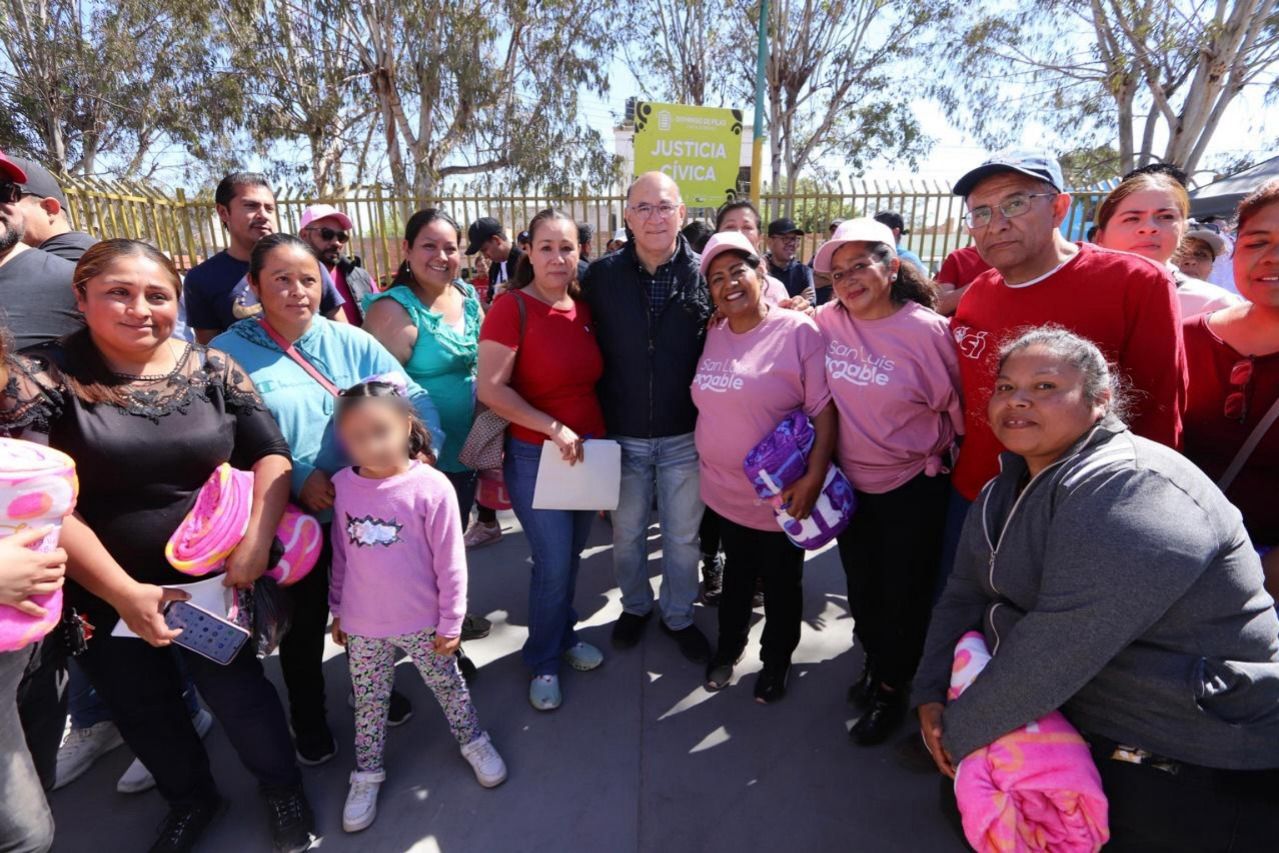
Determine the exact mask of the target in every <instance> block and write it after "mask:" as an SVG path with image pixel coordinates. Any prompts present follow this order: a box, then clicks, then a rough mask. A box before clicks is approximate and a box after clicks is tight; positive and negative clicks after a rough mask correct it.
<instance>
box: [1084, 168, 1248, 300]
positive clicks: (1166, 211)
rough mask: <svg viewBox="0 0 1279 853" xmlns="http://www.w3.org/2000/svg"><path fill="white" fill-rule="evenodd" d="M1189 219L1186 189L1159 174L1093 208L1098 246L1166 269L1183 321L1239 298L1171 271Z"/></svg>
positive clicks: (1129, 184) (1130, 183)
mask: <svg viewBox="0 0 1279 853" xmlns="http://www.w3.org/2000/svg"><path fill="white" fill-rule="evenodd" d="M1189 217H1190V197H1189V196H1188V195H1187V194H1186V188H1185V187H1183V186H1182V185H1181V184H1179V183H1177V181H1176V180H1174V179H1173V178H1171V177H1169V176H1168V175H1163V174H1153V175H1152V174H1137V175H1133V176H1132V177H1130V178H1128V179H1126V180H1124V181H1122V182H1120V184H1119V186H1117V187H1115V188H1114V189H1113V190H1111V191H1110V195H1108V196H1106V198H1105V200H1104V201H1102V203H1101V206H1100V207H1098V208H1097V217H1096V219H1097V236H1096V242H1097V244H1098V245H1099V246H1104V247H1105V248H1107V249H1118V250H1120V251H1122V252H1132V253H1133V254H1136V255H1141V256H1142V257H1145V258H1149V259H1150V260H1152V261H1154V262H1155V263H1157V264H1159V265H1160V266H1163V267H1166V268H1167V270H1168V272H1169V274H1170V275H1171V276H1172V279H1173V282H1174V283H1175V284H1176V285H1177V302H1178V303H1179V304H1180V306H1181V316H1182V317H1193V316H1194V315H1196V314H1203V313H1204V312H1206V311H1216V310H1218V309H1221V308H1227V307H1229V306H1231V305H1235V304H1237V303H1238V302H1239V298H1238V297H1236V296H1235V295H1234V294H1232V293H1231V292H1230V291H1228V290H1226V289H1225V288H1222V287H1218V286H1217V285H1215V284H1209V283H1208V282H1206V281H1202V280H1200V279H1197V278H1192V277H1190V276H1188V275H1186V274H1185V273H1183V272H1182V271H1181V270H1180V269H1178V268H1177V267H1175V266H1173V265H1172V263H1171V261H1172V256H1173V253H1174V252H1176V251H1177V247H1178V246H1180V245H1181V238H1182V237H1183V236H1185V233H1186V221H1187V219H1189Z"/></svg>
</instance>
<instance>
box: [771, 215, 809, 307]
mask: <svg viewBox="0 0 1279 853" xmlns="http://www.w3.org/2000/svg"><path fill="white" fill-rule="evenodd" d="M803 239H804V229H803V228H800V227H799V226H798V225H796V224H795V223H794V221H792V220H791V219H788V218H786V217H782V218H781V219H774V220H773V221H772V222H770V223H768V252H767V253H766V254H765V255H764V257H765V259H766V260H767V261H768V274H769V275H771V276H772V277H773V278H775V279H777V280H778V281H780V282H781V283H782V285H783V286H784V287H785V288H786V293H787V294H788V295H790V296H802V297H804V298H805V299H807V300H808V301H809V302H813V303H817V292H816V291H815V290H814V289H813V268H812V267H810V266H806V265H804V264H801V263H800V262H799V259H798V258H797V257H796V255H797V254H798V252H799V244H800V241H801V240H803Z"/></svg>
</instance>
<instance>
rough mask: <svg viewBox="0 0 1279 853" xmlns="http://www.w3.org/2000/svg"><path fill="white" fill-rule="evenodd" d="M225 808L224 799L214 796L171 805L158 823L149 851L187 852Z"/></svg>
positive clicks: (161, 852)
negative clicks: (207, 799) (209, 798)
mask: <svg viewBox="0 0 1279 853" xmlns="http://www.w3.org/2000/svg"><path fill="white" fill-rule="evenodd" d="M225 809H226V800H224V799H222V798H221V797H214V798H213V799H212V800H209V801H208V802H204V803H198V804H195V805H185V806H172V807H171V808H170V809H169V813H168V814H167V815H165V818H164V821H163V822H161V824H160V829H159V831H158V833H157V836H156V839H155V843H154V844H152V845H151V850H150V853H187V851H189V850H194V849H195V843H196V842H197V841H199V840H200V836H202V835H204V831H205V830H206V829H208V828H209V824H211V823H213V821H214V820H215V819H217V817H218V815H220V814H222V812H223V811H224V810H225Z"/></svg>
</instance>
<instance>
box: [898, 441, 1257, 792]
mask: <svg viewBox="0 0 1279 853" xmlns="http://www.w3.org/2000/svg"><path fill="white" fill-rule="evenodd" d="M1001 464H1002V470H1001V473H1000V474H999V476H998V477H996V478H995V479H993V480H991V481H990V482H989V483H987V484H986V487H985V488H984V489H983V490H982V493H981V495H980V496H979V497H978V498H977V501H976V502H975V503H974V504H973V506H972V509H971V510H970V511H969V513H968V518H967V520H966V522H965V525H964V531H963V535H962V538H961V540H960V545H959V552H958V554H957V556H956V559H955V568H954V572H953V574H952V575H951V578H950V581H949V582H948V583H947V585H946V590H945V592H944V593H943V595H942V598H941V601H939V602H938V604H937V606H936V608H935V609H934V610H933V615H932V622H931V623H930V625H929V629H928V640H927V644H926V647H925V651H924V657H923V660H922V661H921V663H920V666H919V671H918V673H917V674H916V676H915V686H914V693H913V695H912V697H911V698H912V702H913V704H914V705H920V704H923V703H925V702H945V701H946V688H947V685H948V683H949V680H950V670H951V660H952V656H953V653H954V649H955V644H956V643H957V642H958V640H959V638H960V636H962V635H963V634H964V632H966V631H971V630H977V629H980V630H983V631H984V633H985V635H986V641H987V643H988V644H989V645H990V648H991V651H992V652H993V653H994V657H993V659H992V660H991V662H990V664H989V665H988V666H987V667H986V669H985V670H984V671H983V672H982V674H981V675H980V676H979V677H978V678H977V680H976V681H975V682H974V683H973V684H972V685H971V686H970V687H969V688H968V689H967V690H966V691H965V692H964V694H963V695H962V696H961V697H960V698H958V699H956V700H955V701H953V702H951V703H950V704H949V705H948V706H947V708H946V711H945V715H944V717H943V725H944V734H943V743H944V744H945V746H946V748H947V750H949V751H950V754H951V755H952V756H953V757H954V758H955V759H956V760H959V759H961V758H963V757H964V756H966V755H968V754H969V753H970V752H972V751H973V750H975V749H979V748H980V747H983V746H985V745H987V744H989V743H991V742H993V741H994V740H996V739H997V738H999V737H1000V736H1002V735H1004V734H1006V733H1008V732H1010V731H1013V730H1014V729H1016V728H1018V727H1019V726H1022V725H1025V724H1026V723H1029V722H1031V721H1033V720H1036V719H1039V718H1040V717H1042V716H1044V715H1045V714H1047V713H1049V712H1050V711H1053V710H1056V709H1061V710H1062V711H1063V712H1064V713H1065V714H1066V716H1067V717H1068V718H1069V719H1070V721H1071V722H1072V723H1074V724H1075V726H1076V727H1078V728H1079V729H1081V730H1082V731H1084V732H1091V733H1094V734H1097V735H1100V736H1102V737H1106V738H1109V739H1111V740H1114V741H1117V742H1119V743H1122V744H1125V745H1129V746H1135V747H1138V748H1142V749H1146V750H1148V751H1150V752H1153V753H1155V754H1158V755H1162V756H1166V757H1169V758H1173V759H1176V760H1180V761H1185V762H1188V763H1191V764H1198V765H1203V766H1207V767H1219V768H1234V769H1262V768H1273V767H1279V618H1276V615H1275V609H1274V602H1273V600H1272V599H1271V598H1270V596H1269V595H1267V594H1266V592H1265V590H1264V589H1263V588H1262V572H1261V563H1260V560H1259V559H1258V557H1257V554H1256V552H1255V551H1254V550H1253V548H1252V546H1251V544H1250V543H1249V541H1248V535H1247V533H1245V532H1244V527H1243V522H1242V519H1241V517H1240V514H1239V511H1238V510H1237V509H1235V508H1234V507H1233V506H1231V505H1230V503H1229V502H1228V501H1227V500H1226V499H1225V497H1223V496H1222V494H1221V492H1220V491H1219V490H1218V489H1217V487H1216V486H1215V485H1214V484H1213V483H1212V481H1210V480H1209V479H1208V478H1207V477H1206V476H1204V474H1203V473H1202V472H1201V471H1200V470H1199V469H1198V468H1197V467H1196V466H1195V465H1194V464H1193V463H1191V462H1190V461H1188V460H1187V459H1186V458H1185V457H1183V456H1181V455H1180V454H1178V453H1176V452H1175V451H1172V450H1169V449H1168V448H1166V447H1163V446H1162V445H1159V444H1156V443H1155V442H1152V441H1147V440H1146V439H1144V438H1140V437H1138V436H1135V435H1133V434H1132V433H1130V432H1129V431H1128V430H1127V428H1126V427H1125V426H1124V425H1123V423H1122V422H1121V421H1119V420H1118V419H1116V418H1113V417H1108V418H1106V419H1104V420H1103V421H1102V422H1100V423H1099V424H1098V425H1097V426H1095V427H1094V428H1093V429H1092V430H1090V431H1089V432H1088V433H1087V434H1086V435H1085V436H1083V437H1082V438H1081V439H1080V440H1079V441H1078V442H1077V443H1076V444H1075V445H1074V446H1073V447H1072V448H1071V449H1070V450H1069V451H1068V452H1067V453H1066V454H1065V455H1064V456H1063V457H1062V458H1061V459H1059V460H1058V461H1057V462H1056V463H1054V464H1052V465H1050V466H1049V467H1047V468H1045V469H1044V470H1043V471H1041V472H1040V473H1039V474H1038V475H1036V476H1035V477H1034V478H1032V479H1031V480H1030V481H1029V483H1028V484H1027V485H1026V486H1025V488H1024V489H1021V490H1020V492H1019V488H1018V487H1019V484H1020V483H1022V482H1024V479H1025V475H1026V463H1025V461H1024V460H1023V459H1022V458H1021V457H1019V456H1016V455H1015V454H1011V453H1005V454H1004V455H1003V457H1002V458H1001Z"/></svg>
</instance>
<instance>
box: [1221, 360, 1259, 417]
mask: <svg viewBox="0 0 1279 853" xmlns="http://www.w3.org/2000/svg"><path fill="white" fill-rule="evenodd" d="M1250 384H1252V356H1249V357H1248V358H1242V359H1240V360H1239V361H1236V362H1235V366H1234V367H1232V368H1230V387H1231V388H1233V389H1234V390H1232V391H1231V392H1230V393H1229V394H1227V395H1226V403H1225V405H1224V406H1223V407H1222V409H1223V411H1222V414H1224V415H1225V416H1226V417H1227V418H1229V419H1230V420H1232V421H1239V423H1243V422H1244V421H1246V420H1247V419H1248V386H1249V385H1250Z"/></svg>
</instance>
